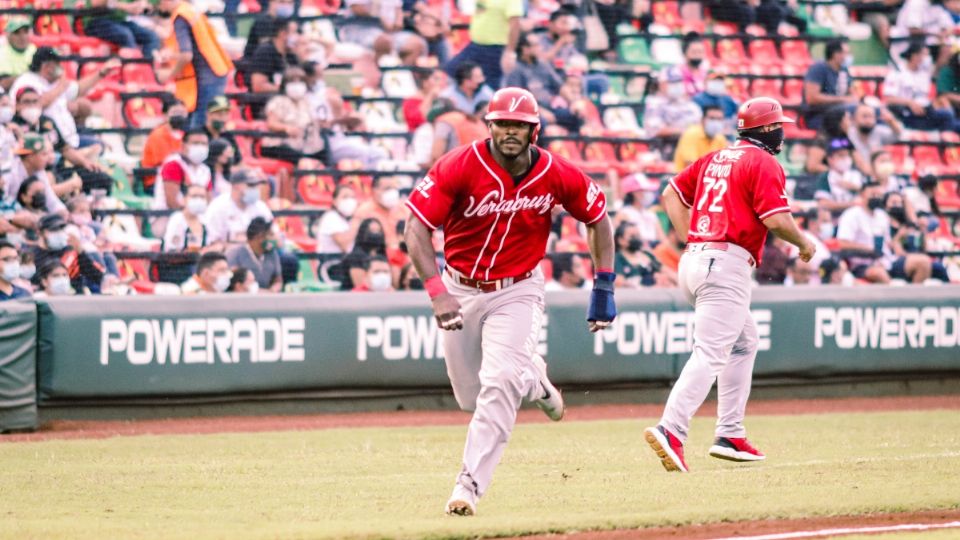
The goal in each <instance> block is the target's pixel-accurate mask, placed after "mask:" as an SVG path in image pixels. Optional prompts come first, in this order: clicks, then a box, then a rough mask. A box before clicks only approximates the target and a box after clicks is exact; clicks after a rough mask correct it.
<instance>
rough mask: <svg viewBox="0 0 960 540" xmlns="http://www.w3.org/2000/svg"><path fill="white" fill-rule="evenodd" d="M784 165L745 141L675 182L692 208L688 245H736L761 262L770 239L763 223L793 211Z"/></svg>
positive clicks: (695, 166)
mask: <svg viewBox="0 0 960 540" xmlns="http://www.w3.org/2000/svg"><path fill="white" fill-rule="evenodd" d="M785 182H786V178H785V177H784V174H783V167H781V166H780V163H778V162H777V160H776V159H775V158H774V157H773V156H771V155H770V154H768V153H767V152H765V151H764V150H763V149H761V148H758V147H757V146H755V145H753V144H750V143H748V142H745V141H738V142H737V144H736V145H734V146H731V147H729V148H725V149H723V150H717V151H715V152H711V153H709V154H707V155H705V156H703V157H702V158H700V159H699V160H697V161H696V162H694V163H693V164H691V165H690V166H689V167H687V168H686V169H684V170H683V171H682V172H680V174H678V175H677V176H675V177H673V178H672V179H671V180H670V185H671V186H673V189H674V190H675V191H676V192H677V193H678V194H679V195H680V200H681V201H683V204H685V205H687V206H688V207H690V209H691V211H690V234H689V235H688V236H687V242H690V243H696V242H733V243H734V244H737V245H738V246H740V247H742V248H744V249H746V250H747V251H749V252H750V253H751V254H752V255H753V258H754V259H756V261H757V264H760V254H761V252H762V251H763V244H764V242H765V241H766V239H767V228H766V227H765V226H764V225H763V220H764V219H766V218H768V217H770V216H772V215H774V214H777V213H780V212H789V211H790V202H789V201H788V200H787V192H786V187H785Z"/></svg>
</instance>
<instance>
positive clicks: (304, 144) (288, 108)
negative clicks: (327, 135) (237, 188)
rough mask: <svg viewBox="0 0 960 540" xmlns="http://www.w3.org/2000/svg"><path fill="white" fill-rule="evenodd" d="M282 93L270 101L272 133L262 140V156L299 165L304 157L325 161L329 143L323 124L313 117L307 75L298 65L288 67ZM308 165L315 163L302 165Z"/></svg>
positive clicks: (268, 118) (269, 123) (268, 123)
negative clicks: (326, 139)
mask: <svg viewBox="0 0 960 540" xmlns="http://www.w3.org/2000/svg"><path fill="white" fill-rule="evenodd" d="M280 92H281V94H280V95H278V96H274V97H272V98H270V101H269V102H267V109H266V114H267V128H268V129H269V130H270V131H271V132H272V134H273V136H270V137H265V138H264V139H263V143H262V147H261V150H260V151H261V153H262V155H263V157H268V158H272V159H279V160H282V161H286V162H289V163H292V164H294V165H297V164H299V163H301V160H303V159H305V158H306V159H311V160H316V161H319V162H321V163H323V162H324V160H326V154H327V152H326V143H325V142H324V139H323V137H322V135H321V133H320V124H319V123H317V121H316V120H315V119H314V118H313V107H312V106H311V104H310V99H308V97H307V74H306V73H305V72H304V71H303V69H301V68H299V67H291V68H287V70H286V71H284V73H283V82H282V83H281V84H280ZM301 165H303V166H306V167H309V166H311V165H313V166H316V165H317V164H316V163H313V164H301Z"/></svg>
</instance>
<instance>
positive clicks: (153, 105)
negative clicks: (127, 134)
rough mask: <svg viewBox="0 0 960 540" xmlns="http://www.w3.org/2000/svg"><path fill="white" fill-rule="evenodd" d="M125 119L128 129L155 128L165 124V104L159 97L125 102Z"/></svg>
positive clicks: (136, 98)
mask: <svg viewBox="0 0 960 540" xmlns="http://www.w3.org/2000/svg"><path fill="white" fill-rule="evenodd" d="M122 106H123V113H124V114H123V119H124V121H126V123H127V127H132V128H141V127H153V126H156V125H158V124H160V123H161V122H163V121H164V120H165V119H166V117H165V116H164V114H163V102H162V101H161V100H160V98H158V97H135V98H131V99H126V100H124V101H123V105H122Z"/></svg>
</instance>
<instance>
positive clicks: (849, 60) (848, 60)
mask: <svg viewBox="0 0 960 540" xmlns="http://www.w3.org/2000/svg"><path fill="white" fill-rule="evenodd" d="M852 65H853V55H852V54H848V55H846V56H844V57H843V67H846V68H849V67H850V66H852Z"/></svg>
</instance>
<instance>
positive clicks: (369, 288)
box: [353, 255, 393, 292]
mask: <svg viewBox="0 0 960 540" xmlns="http://www.w3.org/2000/svg"><path fill="white" fill-rule="evenodd" d="M353 290H354V291H355V292H390V291H393V276H392V272H391V270H390V262H389V261H388V260H387V258H386V257H384V256H382V255H374V256H372V257H370V259H369V260H368V261H367V269H366V274H365V276H364V281H363V282H361V284H360V285H358V286H356V287H354V288H353Z"/></svg>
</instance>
